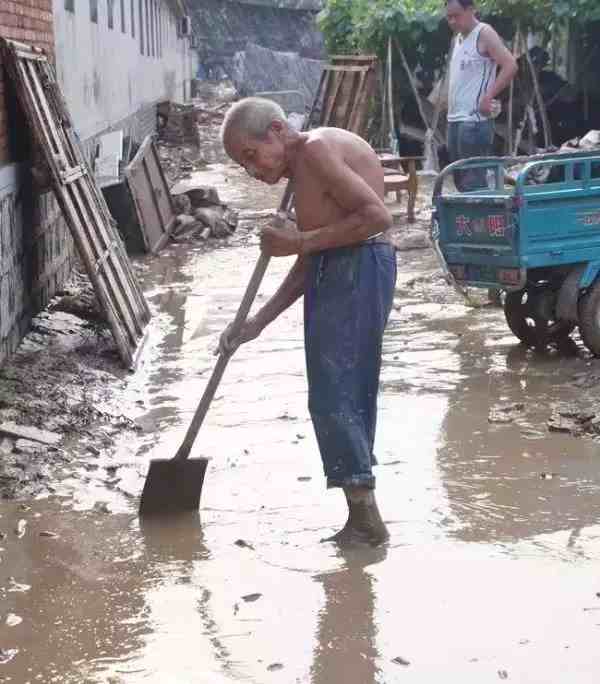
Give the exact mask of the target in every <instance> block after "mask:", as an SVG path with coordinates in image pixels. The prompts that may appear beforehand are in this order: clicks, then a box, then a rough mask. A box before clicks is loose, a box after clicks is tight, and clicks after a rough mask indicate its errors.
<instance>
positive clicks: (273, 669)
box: [267, 663, 283, 672]
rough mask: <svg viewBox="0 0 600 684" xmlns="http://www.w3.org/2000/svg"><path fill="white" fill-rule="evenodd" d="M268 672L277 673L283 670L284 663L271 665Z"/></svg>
mask: <svg viewBox="0 0 600 684" xmlns="http://www.w3.org/2000/svg"><path fill="white" fill-rule="evenodd" d="M267 670H268V671H269V672H277V671H278V670H283V663H271V664H270V665H269V666H268V667H267Z"/></svg>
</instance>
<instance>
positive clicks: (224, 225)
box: [171, 182, 238, 242]
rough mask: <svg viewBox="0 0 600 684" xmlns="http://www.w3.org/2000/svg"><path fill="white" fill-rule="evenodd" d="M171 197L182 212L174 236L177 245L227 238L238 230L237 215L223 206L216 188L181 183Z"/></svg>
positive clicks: (179, 213)
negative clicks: (195, 240)
mask: <svg viewBox="0 0 600 684" xmlns="http://www.w3.org/2000/svg"><path fill="white" fill-rule="evenodd" d="M171 196H172V198H173V204H174V205H175V207H176V211H177V212H178V215H177V225H176V226H175V228H174V230H173V233H172V235H171V239H172V240H174V241H175V242H183V241H186V240H190V239H191V240H193V239H200V240H207V239H208V238H210V237H213V238H225V237H228V236H229V235H231V234H232V233H233V232H234V231H235V229H236V228H237V225H238V214H237V212H235V211H233V210H232V209H229V208H228V207H227V206H226V205H225V204H223V203H222V202H221V200H220V198H219V194H218V192H217V191H216V189H215V188H212V187H210V186H205V185H190V184H189V183H185V182H180V183H177V184H176V185H175V186H174V187H173V188H172V189H171Z"/></svg>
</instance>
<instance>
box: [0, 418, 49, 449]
mask: <svg viewBox="0 0 600 684" xmlns="http://www.w3.org/2000/svg"><path fill="white" fill-rule="evenodd" d="M0 435H8V436H9V437H14V438H15V439H28V440H29V441H31V442H39V443H40V444H47V445H48V446H55V445H56V444H58V443H59V442H60V440H61V439H62V435H59V434H58V433H56V432H50V430H40V429H39V428H36V427H33V426H30V425H17V424H16V423H12V422H10V421H8V422H5V423H0Z"/></svg>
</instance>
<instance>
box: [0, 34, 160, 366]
mask: <svg viewBox="0 0 600 684" xmlns="http://www.w3.org/2000/svg"><path fill="white" fill-rule="evenodd" d="M0 45H1V48H2V53H3V63H4V65H5V66H6V67H7V69H8V72H9V74H10V75H11V77H12V78H13V79H14V81H15V84H16V91H17V95H18V97H19V101H20V103H21V106H22V107H23V110H24V112H25V115H26V117H27V121H28V123H29V126H30V130H31V132H32V135H33V136H34V137H35V139H36V142H37V143H38V145H39V147H40V148H41V151H42V152H43V155H44V157H45V161H46V163H47V164H48V166H49V168H50V169H51V171H52V186H53V190H54V193H55V195H56V198H57V201H58V204H59V206H60V208H61V210H62V212H63V215H64V217H65V220H66V222H67V224H68V226H69V229H70V231H71V235H72V236H73V240H74V242H75V245H76V247H77V249H78V251H79V254H80V255H81V259H82V261H83V264H84V266H85V268H86V271H87V273H88V276H89V278H90V281H91V283H92V285H93V287H94V291H95V292H96V295H97V297H98V301H99V303H100V306H101V307H102V310H103V312H104V314H105V316H106V319H107V321H108V323H109V326H110V328H111V331H112V334H113V338H114V340H115V344H116V346H117V349H118V351H119V354H120V356H121V359H122V361H123V363H124V364H125V365H127V366H129V367H132V365H133V364H134V363H135V361H136V358H137V356H138V355H139V351H140V349H141V346H142V343H143V339H144V331H145V328H146V324H147V323H148V321H149V320H150V309H149V307H148V303H147V302H146V300H145V297H144V294H143V292H142V290H141V287H140V285H139V283H138V281H137V278H136V277H135V274H134V272H133V268H132V266H131V263H130V261H129V259H128V257H127V254H126V252H125V249H124V247H123V244H122V242H121V238H120V236H119V234H118V232H117V230H116V226H115V225H114V221H113V220H112V217H111V216H110V212H109V211H108V207H107V206H106V202H105V201H104V198H103V196H102V194H101V193H100V190H99V189H98V187H97V185H96V183H95V180H94V178H93V175H92V174H91V173H90V170H89V165H88V163H87V161H86V159H85V157H84V155H83V151H82V149H81V146H80V144H79V141H78V139H77V136H76V135H75V132H74V130H73V127H72V121H71V117H70V114H69V112H68V109H67V107H66V104H65V101H64V98H63V96H62V93H61V92H60V89H59V87H58V84H57V83H56V79H55V77H54V73H53V71H52V69H51V67H50V65H49V64H48V61H47V59H46V56H45V55H44V54H43V52H41V51H39V50H37V49H35V48H31V47H29V46H24V45H22V44H18V43H14V42H11V41H8V40H2V41H1V43H0Z"/></svg>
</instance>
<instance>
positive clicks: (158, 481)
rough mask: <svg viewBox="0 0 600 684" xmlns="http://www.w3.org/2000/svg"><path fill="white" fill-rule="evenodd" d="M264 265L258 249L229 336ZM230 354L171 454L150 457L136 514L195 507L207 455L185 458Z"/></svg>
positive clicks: (241, 317)
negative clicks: (169, 456)
mask: <svg viewBox="0 0 600 684" xmlns="http://www.w3.org/2000/svg"><path fill="white" fill-rule="evenodd" d="M289 192H290V190H289V184H288V190H286V192H285V194H284V198H283V199H282V201H281V205H280V210H279V212H278V218H279V220H280V221H281V220H282V219H284V218H285V215H282V213H283V210H284V207H285V206H286V205H287V202H288V199H289ZM268 265H269V257H268V256H266V255H265V254H263V253H262V252H261V255H260V257H259V259H258V261H257V263H256V266H255V267H254V272H253V273H252V277H251V278H250V282H249V283H248V287H247V288H246V292H245V294H244V298H243V299H242V303H241V304H240V307H239V309H238V312H237V314H236V315H235V319H234V320H233V324H232V327H231V333H230V338H232V339H235V337H236V336H237V335H238V333H239V331H240V330H241V328H242V326H243V325H244V322H245V321H246V318H247V316H248V313H249V311H250V308H251V307H252V303H253V302H254V298H255V297H256V293H257V292H258V288H259V287H260V284H261V282H262V279H263V276H264V275H265V271H266V270H267V266H268ZM232 356H233V351H229V352H221V353H220V355H219V359H218V361H217V363H216V366H215V369H214V370H213V372H212V375H211V376H210V380H209V381H208V385H207V386H206V389H205V390H204V394H203V395H202V399H200V403H199V404H198V408H197V409H196V412H195V413H194V417H193V418H192V422H191V424H190V426H189V428H188V431H187V433H186V435H185V437H184V439H183V442H182V443H181V446H180V447H179V450H178V451H177V453H176V454H175V456H174V457H173V458H168V459H167V458H158V459H153V460H152V461H151V462H150V468H149V470H148V475H147V476H146V482H145V484H144V490H143V491H142V498H141V500H140V509H139V514H140V515H142V516H146V515H155V514H159V513H164V514H166V513H169V514H171V513H182V512H184V511H193V510H197V509H198V507H199V506H200V494H201V492H202V483H203V482H204V475H205V473H206V466H207V465H208V459H207V458H189V455H190V451H191V450H192V446H193V444H194V440H195V439H196V436H197V434H198V431H199V430H200V427H201V425H202V422H203V421H204V418H205V416H206V414H207V412H208V408H209V406H210V404H211V402H212V400H213V398H214V396H215V392H216V391H217V387H218V386H219V383H220V382H221V378H222V377H223V373H224V372H225V368H227V364H228V363H229V359H230V358H231V357H232Z"/></svg>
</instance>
